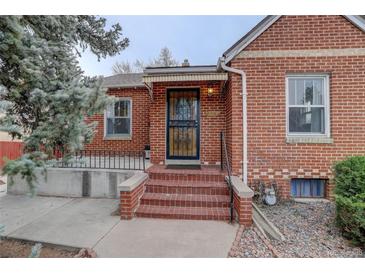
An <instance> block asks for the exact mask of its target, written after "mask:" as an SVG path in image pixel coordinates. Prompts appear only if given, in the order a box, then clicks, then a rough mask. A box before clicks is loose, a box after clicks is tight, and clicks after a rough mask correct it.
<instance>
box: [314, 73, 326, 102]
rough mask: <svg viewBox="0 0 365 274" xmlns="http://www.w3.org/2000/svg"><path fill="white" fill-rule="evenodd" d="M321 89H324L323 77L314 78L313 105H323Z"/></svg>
mask: <svg viewBox="0 0 365 274" xmlns="http://www.w3.org/2000/svg"><path fill="white" fill-rule="evenodd" d="M323 90H324V81H323V79H315V80H314V81H313V104H314V105H323V104H324V100H323Z"/></svg>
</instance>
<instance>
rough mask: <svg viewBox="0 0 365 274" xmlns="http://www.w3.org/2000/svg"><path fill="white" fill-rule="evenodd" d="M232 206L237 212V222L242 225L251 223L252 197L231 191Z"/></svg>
mask: <svg viewBox="0 0 365 274" xmlns="http://www.w3.org/2000/svg"><path fill="white" fill-rule="evenodd" d="M233 206H234V209H235V211H236V214H237V219H238V223H239V224H240V225H244V226H246V227H247V226H251V225H252V197H249V198H244V197H239V196H238V194H237V193H236V192H234V193H233Z"/></svg>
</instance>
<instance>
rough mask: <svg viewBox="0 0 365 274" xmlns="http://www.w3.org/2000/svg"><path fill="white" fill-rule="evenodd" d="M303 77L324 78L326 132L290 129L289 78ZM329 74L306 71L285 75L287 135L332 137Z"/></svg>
mask: <svg viewBox="0 0 365 274" xmlns="http://www.w3.org/2000/svg"><path fill="white" fill-rule="evenodd" d="M293 78H295V79H301V80H308V79H311V78H322V79H323V81H324V85H323V87H324V90H323V92H324V94H323V106H324V110H325V111H324V116H325V117H324V123H325V124H324V126H325V132H324V133H315V132H290V131H289V108H290V104H289V80H290V79H293ZM329 80H330V79H329V74H324V73H318V74H315V73H311V74H305V73H301V74H300V73H298V74H287V75H286V76H285V97H286V100H285V104H286V107H285V109H286V110H285V112H286V116H285V119H286V137H287V138H290V137H324V138H330V137H331V124H330V95H329V94H330V83H329Z"/></svg>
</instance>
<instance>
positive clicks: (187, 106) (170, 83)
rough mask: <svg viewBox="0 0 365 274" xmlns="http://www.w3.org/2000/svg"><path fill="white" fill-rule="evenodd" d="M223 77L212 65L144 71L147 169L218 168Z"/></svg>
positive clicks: (223, 117)
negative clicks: (174, 166) (147, 98)
mask: <svg viewBox="0 0 365 274" xmlns="http://www.w3.org/2000/svg"><path fill="white" fill-rule="evenodd" d="M227 79H228V75H227V74H226V73H221V72H217V71H216V66H185V67H175V68H147V69H146V70H145V74H144V77H143V80H144V82H145V84H146V86H148V87H149V92H150V97H151V105H150V145H151V163H152V164H160V165H163V164H168V165H169V164H174V163H178V164H184V163H185V164H197V165H199V164H202V165H215V166H219V165H220V164H221V146H220V134H221V132H225V131H226V116H227V113H226V100H225V83H226V80H227Z"/></svg>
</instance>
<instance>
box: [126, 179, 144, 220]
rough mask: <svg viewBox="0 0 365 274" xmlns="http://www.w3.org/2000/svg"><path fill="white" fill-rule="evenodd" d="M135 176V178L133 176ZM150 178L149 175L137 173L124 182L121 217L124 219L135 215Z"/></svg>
mask: <svg viewBox="0 0 365 274" xmlns="http://www.w3.org/2000/svg"><path fill="white" fill-rule="evenodd" d="M133 177H135V178H133ZM147 179H148V175H147V174H145V173H143V175H142V176H141V175H135V176H132V177H131V178H130V179H128V180H127V181H125V182H123V183H122V186H121V187H120V204H119V209H120V218H121V219H124V220H130V219H132V218H133V217H134V213H135V212H136V210H137V208H138V206H139V200H140V199H141V197H142V195H143V193H144V190H145V182H146V180H147Z"/></svg>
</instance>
